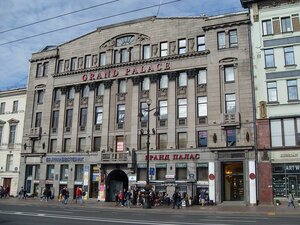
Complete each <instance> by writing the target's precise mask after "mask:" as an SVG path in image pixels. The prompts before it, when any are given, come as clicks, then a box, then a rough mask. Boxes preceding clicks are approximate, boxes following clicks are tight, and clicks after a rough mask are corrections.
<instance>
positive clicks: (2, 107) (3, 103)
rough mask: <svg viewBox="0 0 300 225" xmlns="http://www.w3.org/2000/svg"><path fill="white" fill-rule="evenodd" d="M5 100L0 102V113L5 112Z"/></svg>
mask: <svg viewBox="0 0 300 225" xmlns="http://www.w3.org/2000/svg"><path fill="white" fill-rule="evenodd" d="M5 104H6V103H5V102H1V104H0V114H4V113H5Z"/></svg>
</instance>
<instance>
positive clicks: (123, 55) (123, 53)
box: [120, 48, 127, 63]
mask: <svg viewBox="0 0 300 225" xmlns="http://www.w3.org/2000/svg"><path fill="white" fill-rule="evenodd" d="M120 62H121V63H124V62H127V49H126V48H123V49H121V53H120Z"/></svg>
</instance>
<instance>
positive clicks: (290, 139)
mask: <svg viewBox="0 0 300 225" xmlns="http://www.w3.org/2000/svg"><path fill="white" fill-rule="evenodd" d="M283 127H284V130H283V132H284V145H285V146H296V133H295V120H294V118H291V119H283Z"/></svg>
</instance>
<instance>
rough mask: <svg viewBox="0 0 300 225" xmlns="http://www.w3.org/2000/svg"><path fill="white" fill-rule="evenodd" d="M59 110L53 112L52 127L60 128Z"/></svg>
mask: <svg viewBox="0 0 300 225" xmlns="http://www.w3.org/2000/svg"><path fill="white" fill-rule="evenodd" d="M58 119H59V111H53V112H52V128H58Z"/></svg>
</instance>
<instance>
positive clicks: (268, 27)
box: [262, 20, 273, 35]
mask: <svg viewBox="0 0 300 225" xmlns="http://www.w3.org/2000/svg"><path fill="white" fill-rule="evenodd" d="M262 30H263V35H271V34H273V31H272V21H271V20H263V21H262Z"/></svg>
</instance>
